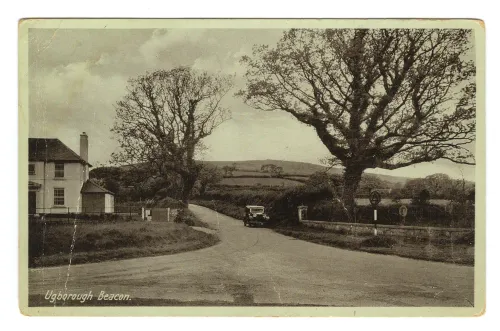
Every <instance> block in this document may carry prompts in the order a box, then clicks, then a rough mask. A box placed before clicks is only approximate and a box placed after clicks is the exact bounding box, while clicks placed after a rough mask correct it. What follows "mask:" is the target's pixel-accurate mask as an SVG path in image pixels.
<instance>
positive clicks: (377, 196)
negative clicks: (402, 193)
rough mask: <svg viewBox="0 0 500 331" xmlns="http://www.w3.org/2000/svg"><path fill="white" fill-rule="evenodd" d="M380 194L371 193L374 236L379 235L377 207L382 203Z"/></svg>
mask: <svg viewBox="0 0 500 331" xmlns="http://www.w3.org/2000/svg"><path fill="white" fill-rule="evenodd" d="M380 200H382V199H381V197H380V193H378V192H377V191H372V192H370V203H371V205H372V207H373V235H374V236H376V235H377V206H378V204H379V203H380Z"/></svg>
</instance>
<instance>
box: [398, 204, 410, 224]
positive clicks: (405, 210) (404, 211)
mask: <svg viewBox="0 0 500 331" xmlns="http://www.w3.org/2000/svg"><path fill="white" fill-rule="evenodd" d="M406 215H408V208H407V207H406V206H404V205H403V206H401V207H399V216H401V218H402V223H403V224H405V219H406Z"/></svg>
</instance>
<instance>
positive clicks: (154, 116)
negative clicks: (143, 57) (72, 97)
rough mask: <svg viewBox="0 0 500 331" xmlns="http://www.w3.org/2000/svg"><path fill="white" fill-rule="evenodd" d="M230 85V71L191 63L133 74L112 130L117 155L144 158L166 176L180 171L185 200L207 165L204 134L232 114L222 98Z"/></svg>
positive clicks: (133, 159)
mask: <svg viewBox="0 0 500 331" xmlns="http://www.w3.org/2000/svg"><path fill="white" fill-rule="evenodd" d="M231 87H232V78H231V77H227V76H222V75H212V74H209V73H206V72H197V71H194V70H192V69H190V68H187V67H180V68H175V69H172V70H168V71H166V70H159V71H155V72H153V73H148V74H146V75H143V76H139V77H137V78H133V79H130V80H129V84H128V87H127V91H128V92H127V94H126V95H125V96H124V97H123V99H122V100H121V101H118V102H117V104H116V107H115V108H116V121H115V124H114V127H113V129H112V131H113V132H114V133H115V134H116V136H117V138H118V141H119V143H120V150H119V152H117V153H114V154H113V160H114V161H115V162H116V163H129V164H130V163H132V164H134V163H135V164H137V163H139V164H141V165H142V166H146V167H148V168H149V169H150V172H151V174H152V175H153V174H154V175H160V176H164V177H165V178H168V176H169V175H171V174H172V173H175V174H178V175H179V177H180V178H181V182H182V189H181V197H182V200H183V201H184V202H186V201H187V199H188V197H189V195H190V193H191V191H192V189H193V186H194V184H195V182H196V180H197V178H198V175H199V173H200V170H201V168H202V165H201V164H199V163H197V162H196V161H195V155H196V153H197V152H198V151H199V150H200V149H201V148H202V147H203V145H202V140H203V139H204V138H206V137H208V136H209V135H210V134H212V132H213V130H214V129H215V128H216V127H217V126H219V125H220V124H221V123H222V122H224V121H225V120H227V119H228V118H229V111H228V109H226V108H224V107H223V106H221V100H222V98H223V97H224V96H225V95H226V93H227V92H228V91H229V90H230V89H231Z"/></svg>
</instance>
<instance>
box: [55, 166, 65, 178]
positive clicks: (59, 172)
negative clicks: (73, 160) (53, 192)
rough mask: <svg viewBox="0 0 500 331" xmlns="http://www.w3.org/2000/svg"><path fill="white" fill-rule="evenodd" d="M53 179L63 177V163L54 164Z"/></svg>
mask: <svg viewBox="0 0 500 331" xmlns="http://www.w3.org/2000/svg"><path fill="white" fill-rule="evenodd" d="M55 177H56V178H63V177H64V163H56V172H55Z"/></svg>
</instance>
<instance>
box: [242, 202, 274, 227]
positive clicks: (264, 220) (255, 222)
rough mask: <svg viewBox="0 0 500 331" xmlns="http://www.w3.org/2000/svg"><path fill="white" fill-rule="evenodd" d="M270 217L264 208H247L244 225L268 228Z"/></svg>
mask: <svg viewBox="0 0 500 331" xmlns="http://www.w3.org/2000/svg"><path fill="white" fill-rule="evenodd" d="M268 223H269V216H268V215H267V214H266V213H265V211H264V207H263V206H246V207H245V217H244V218H243V224H244V225H245V226H266V225H268Z"/></svg>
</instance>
